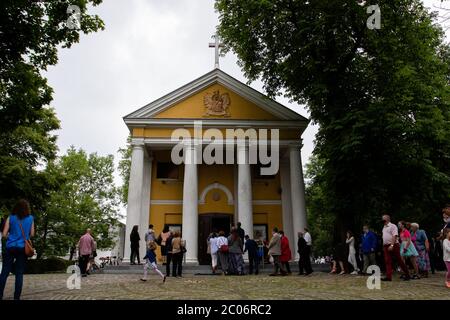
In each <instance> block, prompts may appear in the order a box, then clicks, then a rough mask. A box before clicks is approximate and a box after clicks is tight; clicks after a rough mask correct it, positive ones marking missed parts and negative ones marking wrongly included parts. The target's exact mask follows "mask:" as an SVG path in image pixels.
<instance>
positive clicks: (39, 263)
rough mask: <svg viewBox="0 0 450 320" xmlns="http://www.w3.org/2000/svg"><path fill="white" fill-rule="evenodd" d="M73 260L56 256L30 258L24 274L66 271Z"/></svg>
mask: <svg viewBox="0 0 450 320" xmlns="http://www.w3.org/2000/svg"><path fill="white" fill-rule="evenodd" d="M73 263H74V262H73V261H69V260H64V259H61V258H57V257H49V258H46V259H30V260H28V261H27V263H26V267H25V273H26V274H38V273H52V272H66V269H67V267H68V266H70V265H72V264H73Z"/></svg>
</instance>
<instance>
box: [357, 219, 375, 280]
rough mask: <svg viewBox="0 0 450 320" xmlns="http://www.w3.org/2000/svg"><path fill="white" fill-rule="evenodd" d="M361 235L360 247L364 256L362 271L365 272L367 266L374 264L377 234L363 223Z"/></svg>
mask: <svg viewBox="0 0 450 320" xmlns="http://www.w3.org/2000/svg"><path fill="white" fill-rule="evenodd" d="M363 232H364V233H363V235H362V236H361V247H362V252H363V256H364V268H363V273H367V268H368V267H369V266H371V265H376V264H377V262H376V256H375V252H376V250H377V243H378V239H377V235H376V234H375V233H374V232H372V231H370V229H369V226H367V225H364V227H363Z"/></svg>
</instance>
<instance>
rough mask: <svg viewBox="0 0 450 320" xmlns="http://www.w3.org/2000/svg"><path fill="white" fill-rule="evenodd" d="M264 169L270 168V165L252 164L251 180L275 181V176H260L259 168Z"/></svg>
mask: <svg viewBox="0 0 450 320" xmlns="http://www.w3.org/2000/svg"><path fill="white" fill-rule="evenodd" d="M264 167H267V168H268V167H270V165H262V164H259V163H258V164H254V165H252V171H253V179H256V180H272V179H275V176H276V175H262V174H261V168H264Z"/></svg>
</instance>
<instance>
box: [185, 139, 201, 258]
mask: <svg viewBox="0 0 450 320" xmlns="http://www.w3.org/2000/svg"><path fill="white" fill-rule="evenodd" d="M184 155H185V164H184V182H183V227H182V228H183V235H182V236H183V239H184V240H185V241H186V249H187V252H186V262H187V263H191V264H197V263H198V258H197V257H198V256H197V253H198V175H197V163H196V151H195V146H194V145H191V144H190V145H186V146H185V148H184Z"/></svg>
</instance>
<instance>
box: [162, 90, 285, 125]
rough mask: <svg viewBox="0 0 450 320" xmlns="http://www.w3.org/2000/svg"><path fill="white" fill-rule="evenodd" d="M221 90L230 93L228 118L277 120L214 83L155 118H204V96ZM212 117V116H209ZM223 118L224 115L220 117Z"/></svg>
mask: <svg viewBox="0 0 450 320" xmlns="http://www.w3.org/2000/svg"><path fill="white" fill-rule="evenodd" d="M216 90H219V92H220V94H223V93H228V95H229V97H230V106H229V110H230V116H229V117H228V119H249V120H276V119H277V118H276V117H275V116H274V115H273V114H271V113H269V112H267V111H265V110H264V109H261V108H260V107H258V106H257V105H255V104H254V103H252V102H250V101H248V100H245V99H244V98H242V97H241V96H239V95H237V94H236V93H234V92H233V91H231V90H229V89H228V88H225V87H223V86H222V85H220V84H213V85H211V86H209V87H208V88H206V89H205V90H203V91H201V92H198V93H196V94H194V95H193V96H191V97H189V98H187V99H185V100H183V101H181V102H179V103H177V105H175V106H173V107H171V108H169V109H166V110H164V111H162V112H161V113H159V114H157V115H156V116H155V118H176V119H179V118H182V119H196V118H203V117H204V114H205V105H204V104H203V98H204V96H205V94H207V93H213V91H216ZM207 118H211V117H207ZM219 118H223V117H219Z"/></svg>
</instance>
